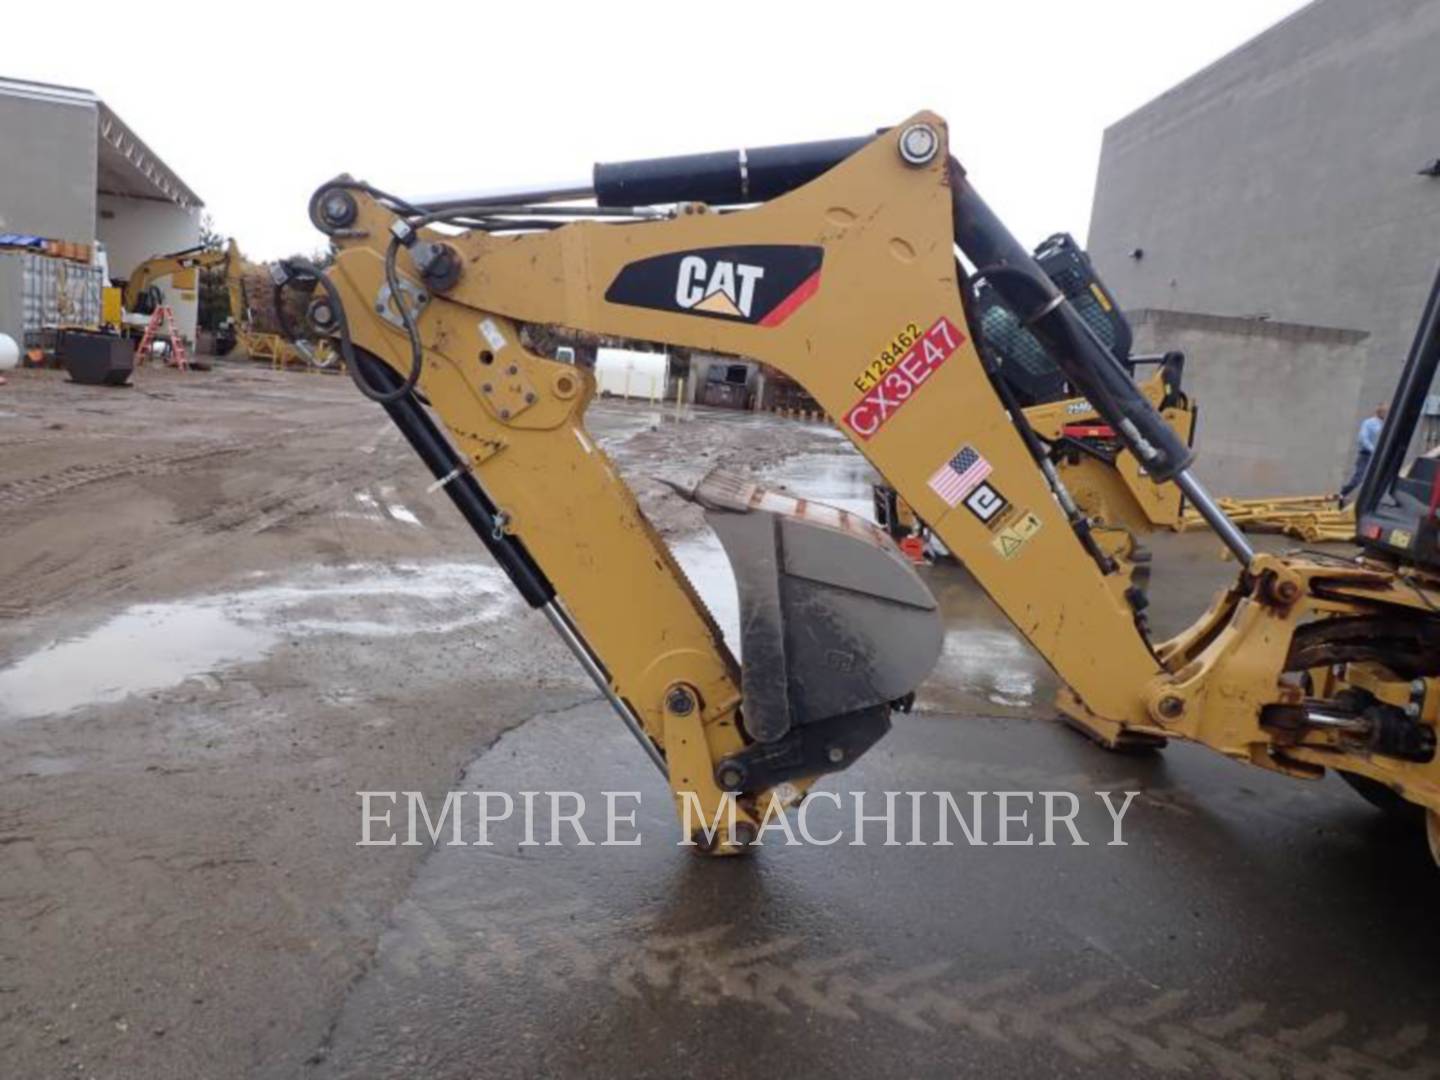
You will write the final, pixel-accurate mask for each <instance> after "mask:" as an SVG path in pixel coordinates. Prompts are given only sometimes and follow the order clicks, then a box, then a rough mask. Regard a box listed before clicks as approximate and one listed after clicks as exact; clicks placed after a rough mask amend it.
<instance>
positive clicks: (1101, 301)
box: [973, 232, 1185, 408]
mask: <svg viewBox="0 0 1440 1080" xmlns="http://www.w3.org/2000/svg"><path fill="white" fill-rule="evenodd" d="M1035 262H1036V264H1037V265H1038V266H1039V267H1040V269H1041V270H1043V271H1044V272H1045V276H1046V277H1048V278H1049V279H1050V280H1051V281H1052V282H1054V283H1055V287H1056V288H1058V289H1059V290H1060V291H1061V292H1062V293H1064V294H1065V299H1067V300H1068V301H1070V305H1071V306H1072V307H1073V308H1074V309H1075V310H1076V312H1077V313H1078V314H1079V315H1080V317H1081V318H1082V319H1084V320H1085V322H1086V324H1087V325H1088V326H1089V327H1090V329H1091V330H1092V331H1094V333H1095V336H1096V337H1097V338H1099V339H1100V342H1101V344H1103V345H1104V346H1105V347H1106V348H1107V349H1108V350H1109V351H1110V353H1111V355H1113V356H1114V357H1115V359H1116V360H1118V361H1119V362H1120V363H1121V364H1123V365H1124V366H1125V367H1126V368H1127V369H1129V371H1130V373H1131V374H1132V375H1134V373H1135V369H1136V368H1137V367H1139V366H1142V365H1147V364H1165V365H1166V366H1167V369H1168V370H1167V371H1166V379H1165V382H1166V385H1167V386H1169V387H1170V388H1171V390H1172V393H1173V394H1175V395H1177V396H1178V394H1179V392H1180V381H1181V377H1182V372H1183V370H1184V364H1185V358H1184V356H1183V355H1182V354H1180V353H1166V354H1163V355H1154V356H1149V355H1147V356H1132V355H1131V352H1130V350H1131V347H1132V345H1133V335H1132V333H1131V330H1130V323H1129V321H1128V320H1127V319H1126V318H1125V315H1124V313H1122V312H1121V310H1120V307H1119V305H1118V304H1116V303H1115V300H1114V297H1113V295H1112V294H1111V293H1110V290H1109V288H1108V286H1106V285H1105V283H1104V282H1103V281H1101V280H1100V275H1099V274H1098V273H1097V272H1096V270H1095V266H1094V264H1093V263H1092V262H1091V261H1090V256H1089V254H1087V253H1086V251H1085V249H1084V248H1082V247H1080V245H1079V244H1077V243H1076V242H1075V238H1074V237H1072V236H1071V235H1070V234H1069V233H1063V232H1062V233H1055V234H1054V235H1053V236H1051V237H1049V238H1048V239H1047V240H1045V241H1044V243H1042V244H1041V245H1040V246H1039V247H1037V248H1036V249H1035ZM973 285H974V305H973V312H974V316H975V318H976V321H977V323H978V326H979V329H980V336H981V339H982V344H983V345H984V346H985V348H986V351H987V352H988V353H989V355H990V357H991V358H992V360H993V361H994V363H995V367H996V370H997V372H998V374H999V377H1000V378H1001V379H1002V380H1003V381H1004V382H1005V384H1006V385H1007V386H1008V387H1009V388H1010V390H1011V391H1012V392H1013V394H1014V395H1015V400H1016V401H1017V402H1018V403H1019V404H1020V405H1021V406H1022V407H1024V408H1028V407H1030V406H1031V405H1048V404H1049V403H1050V402H1053V401H1064V400H1065V399H1066V398H1072V397H1076V396H1078V391H1076V390H1075V389H1074V388H1073V387H1072V386H1071V385H1070V382H1069V380H1068V379H1066V377H1065V373H1064V372H1063V371H1061V370H1060V365H1058V364H1057V363H1056V362H1055V361H1054V359H1053V358H1052V357H1051V356H1050V354H1049V353H1048V352H1046V351H1045V346H1043V345H1041V344H1040V342H1039V340H1038V339H1037V338H1036V337H1035V335H1034V334H1032V333H1031V332H1030V330H1029V329H1027V328H1026V327H1025V325H1024V324H1023V323H1022V322H1021V321H1020V318H1019V316H1017V315H1016V314H1015V312H1014V311H1012V310H1011V309H1010V307H1009V306H1007V305H1006V303H1005V301H1004V300H1003V299H1002V298H1001V296H1000V293H999V290H997V289H996V288H995V287H994V285H993V284H992V283H991V282H990V281H988V280H986V278H985V275H984V271H983V270H981V271H978V272H977V274H976V276H975V279H974V281H973Z"/></svg>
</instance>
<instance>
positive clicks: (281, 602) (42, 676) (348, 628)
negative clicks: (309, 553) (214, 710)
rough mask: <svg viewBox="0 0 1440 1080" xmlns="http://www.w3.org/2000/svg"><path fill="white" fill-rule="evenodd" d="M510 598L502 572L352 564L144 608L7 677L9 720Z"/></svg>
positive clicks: (2, 711)
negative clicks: (321, 638) (305, 641)
mask: <svg viewBox="0 0 1440 1080" xmlns="http://www.w3.org/2000/svg"><path fill="white" fill-rule="evenodd" d="M509 599H510V590H509V586H508V583H507V582H506V581H505V579H504V576H503V575H502V574H501V573H500V571H499V570H498V569H497V568H495V567H493V566H486V565H480V564H473V563H440V564H435V565H429V566H391V567H380V566H368V565H353V564H352V565H350V566H347V567H344V568H342V569H339V570H325V571H316V572H314V573H311V574H308V575H306V576H305V577H303V578H300V579H297V580H292V581H287V582H282V583H279V584H276V585H263V586H259V587H257V588H253V589H246V590H241V591H237V592H230V593H220V594H215V595H211V596H202V597H197V598H194V599H189V600H184V601H177V602H173V603H162V604H138V605H135V606H134V607H131V608H128V609H127V610H125V611H123V612H121V613H120V614H119V615H116V616H115V617H113V618H111V619H109V620H108V621H106V622H104V623H102V624H101V625H99V626H97V627H95V628H94V629H92V630H90V631H88V632H86V633H84V634H82V635H80V636H78V637H73V638H67V639H64V640H61V641H57V642H55V643H54V644H52V645H50V646H48V647H46V648H44V649H40V650H38V651H36V652H33V653H31V654H30V655H28V656H25V657H23V658H21V659H20V660H19V661H18V662H16V663H14V664H12V665H10V666H9V667H7V668H4V669H3V670H0V718H3V719H6V720H23V719H30V718H33V717H38V716H48V715H53V714H58V713H65V712H69V711H70V710H72V709H76V708H79V707H80V706H82V705H96V704H107V703H111V702H115V701H120V700H122V699H123V698H126V697H128V696H130V695H131V694H139V693H145V692H148V691H154V690H161V689H164V688H166V687H169V686H174V685H176V684H178V683H181V682H183V681H185V680H186V679H189V678H195V677H202V676H205V675H206V674H207V673H209V672H212V671H215V670H217V669H221V668H226V667H233V666H235V665H237V664H244V663H250V662H253V661H256V660H259V659H261V658H262V657H263V656H265V654H266V653H268V652H269V651H270V649H271V648H273V647H274V646H275V645H276V644H277V643H278V642H279V641H281V640H293V639H295V638H302V637H312V636H317V635H323V634H335V635H345V636H351V637H366V638H383V637H394V636H398V635H402V634H403V635H412V634H445V633H450V632H452V631H455V630H461V629H465V628H467V627H470V626H475V625H478V624H480V623H484V622H489V621H491V620H494V619H496V618H498V617H499V616H500V615H501V614H503V612H504V610H505V608H506V605H507V604H508V603H509Z"/></svg>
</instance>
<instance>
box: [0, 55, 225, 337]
mask: <svg viewBox="0 0 1440 1080" xmlns="http://www.w3.org/2000/svg"><path fill="white" fill-rule="evenodd" d="M0 147H3V148H4V152H3V153H0V235H6V236H7V237H8V239H9V241H10V247H11V248H12V249H18V248H19V247H21V246H22V244H21V243H19V242H18V241H20V239H21V238H25V237H30V238H38V239H40V240H42V241H46V242H48V244H47V245H46V246H48V247H49V248H50V249H51V250H54V249H55V248H56V247H57V246H61V247H62V249H63V250H64V251H66V253H67V254H68V256H69V257H70V258H71V259H72V260H73V259H75V258H77V257H78V258H81V259H83V258H84V256H85V255H86V254H87V253H89V252H94V251H96V249H97V247H98V248H100V249H103V251H104V253H105V257H106V259H107V260H108V266H109V274H110V276H111V277H113V278H115V279H124V278H126V277H128V276H129V274H130V271H131V270H132V269H133V268H134V267H136V266H138V265H139V264H140V263H141V262H143V261H144V260H145V259H148V258H150V257H151V256H153V255H157V254H161V253H164V252H170V251H178V250H181V249H184V248H188V247H193V246H194V245H195V244H196V243H198V242H199V238H200V214H201V210H202V208H203V207H204V205H205V204H204V201H203V200H202V199H201V198H200V196H198V195H197V194H196V193H195V192H194V190H192V189H191V188H190V186H189V185H188V184H186V183H185V182H184V181H183V180H182V179H180V177H179V176H178V175H177V174H176V172H175V170H174V169H172V168H171V167H170V166H169V165H167V164H166V163H165V162H164V160H163V159H162V158H161V157H160V156H159V155H158V154H157V153H156V152H155V151H154V150H153V149H152V148H151V146H150V144H148V143H147V142H146V141H145V140H144V139H142V138H141V137H140V136H139V135H138V134H136V132H135V131H134V129H133V128H131V127H130V126H129V125H128V124H126V123H125V121H124V120H122V119H121V118H120V116H119V115H118V114H117V113H116V112H115V110H114V109H112V108H110V107H109V106H108V105H106V104H105V102H104V101H102V100H101V99H100V97H99V96H98V95H96V94H95V93H93V92H92V91H90V90H84V89H80V88H77V87H70V86H54V85H50V84H47V83H36V82H27V81H24V80H20V79H6V78H0ZM32 247H33V244H32ZM18 258H19V257H18V256H14V255H12V256H9V257H0V266H3V264H9V263H14V265H10V266H8V268H0V332H3V333H8V334H10V336H11V337H14V338H16V339H17V340H23V336H24V332H25V329H26V328H25V326H24V322H23V314H22V313H21V312H20V311H19V310H17V308H19V307H22V306H23V305H22V304H21V303H20V302H19V301H18V296H19V290H20V286H19V284H18V282H17V280H16V279H17V277H18V275H19V273H20V271H19V269H18V262H16V260H18ZM7 269H8V272H7ZM160 286H161V289H162V291H164V292H165V293H166V301H167V303H169V304H170V306H171V307H172V308H173V309H174V311H175V316H176V324H177V327H178V329H179V330H180V332H181V333H182V334H185V335H187V336H189V337H191V338H193V337H194V333H195V313H196V290H195V288H194V284H193V282H191V283H189V284H188V286H187V283H186V282H184V281H182V282H178V283H176V282H172V281H170V280H168V279H167V280H165V281H162V282H160Z"/></svg>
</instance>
